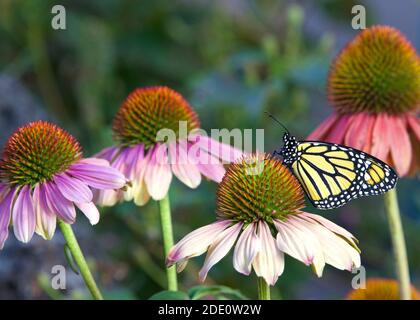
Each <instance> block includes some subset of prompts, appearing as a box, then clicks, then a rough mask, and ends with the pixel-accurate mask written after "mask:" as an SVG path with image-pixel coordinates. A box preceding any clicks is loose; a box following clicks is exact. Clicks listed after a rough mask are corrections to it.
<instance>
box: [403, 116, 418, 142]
mask: <svg viewBox="0 0 420 320" xmlns="http://www.w3.org/2000/svg"><path fill="white" fill-rule="evenodd" d="M406 119H407V123H408V125H409V126H410V128H411V130H413V132H414V134H415V135H416V137H417V139H418V140H420V119H418V118H417V117H416V116H415V115H408V116H407V117H406Z"/></svg>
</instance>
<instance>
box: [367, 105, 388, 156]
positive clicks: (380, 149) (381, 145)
mask: <svg viewBox="0 0 420 320" xmlns="http://www.w3.org/2000/svg"><path fill="white" fill-rule="evenodd" d="M392 125H393V124H392V123H388V115H387V114H385V113H379V114H378V115H377V116H376V122H375V125H374V127H373V131H372V147H371V150H370V153H371V154H372V155H373V156H375V157H377V158H379V159H380V160H382V161H387V156H388V154H389V149H390V143H391V139H392V137H389V134H388V129H389V127H388V126H392ZM390 138H391V139H390Z"/></svg>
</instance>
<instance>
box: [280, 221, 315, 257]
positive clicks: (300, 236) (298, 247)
mask: <svg viewBox="0 0 420 320" xmlns="http://www.w3.org/2000/svg"><path fill="white" fill-rule="evenodd" d="M274 225H275V226H276V229H277V231H278V234H277V239H276V240H277V247H278V248H279V249H280V250H281V251H283V252H284V253H287V254H288V255H289V256H292V257H293V258H295V259H297V260H300V261H302V262H303V263H304V264H306V265H310V264H312V262H313V260H314V257H315V255H316V253H317V252H316V249H317V248H316V247H315V246H314V243H316V242H315V241H317V240H316V239H314V237H313V236H312V234H310V233H305V232H302V231H301V230H300V229H298V228H296V227H294V226H293V224H292V223H291V222H290V221H288V220H287V221H285V222H282V221H280V220H278V221H276V220H275V222H274ZM321 252H322V251H321Z"/></svg>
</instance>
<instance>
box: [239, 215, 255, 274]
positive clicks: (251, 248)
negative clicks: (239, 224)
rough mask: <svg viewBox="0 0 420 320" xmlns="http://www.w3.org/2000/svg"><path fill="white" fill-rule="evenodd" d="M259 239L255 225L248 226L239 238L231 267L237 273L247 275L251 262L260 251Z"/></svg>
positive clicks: (249, 271)
mask: <svg viewBox="0 0 420 320" xmlns="http://www.w3.org/2000/svg"><path fill="white" fill-rule="evenodd" d="M260 246H261V245H260V239H259V238H258V236H257V224H256V223H251V224H249V225H248V226H247V227H246V228H245V229H244V230H243V231H242V234H241V235H240V236H239V239H238V242H237V243H236V246H235V250H234V252H233V267H234V268H235V269H236V271H238V272H239V273H242V274H245V275H249V274H250V273H251V265H252V261H254V258H255V256H256V255H257V253H258V251H259V250H260Z"/></svg>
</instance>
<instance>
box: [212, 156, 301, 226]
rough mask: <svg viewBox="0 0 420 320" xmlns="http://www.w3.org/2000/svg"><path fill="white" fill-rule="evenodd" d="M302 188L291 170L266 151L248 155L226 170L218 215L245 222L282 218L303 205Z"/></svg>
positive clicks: (220, 193) (219, 192)
mask: <svg viewBox="0 0 420 320" xmlns="http://www.w3.org/2000/svg"><path fill="white" fill-rule="evenodd" d="M303 205H304V195H303V191H302V188H301V186H300V184H299V182H298V181H297V180H296V178H295V177H294V176H293V175H292V173H291V172H290V171H289V169H288V168H287V167H286V166H285V165H284V164H282V163H281V161H279V160H278V159H276V158H273V157H271V156H270V155H265V154H253V155H249V156H245V157H244V158H242V159H241V160H240V161H239V162H237V163H234V164H231V165H230V166H229V168H228V169H227V172H226V174H225V176H224V177H223V180H222V182H221V183H220V184H219V188H218V190H217V204H216V212H217V215H218V216H219V217H221V218H223V219H231V220H235V221H241V222H244V223H251V222H256V221H258V220H264V221H266V222H268V223H272V219H273V218H276V219H283V218H285V217H286V216H287V215H289V214H294V213H296V212H297V210H299V209H301V208H303Z"/></svg>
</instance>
